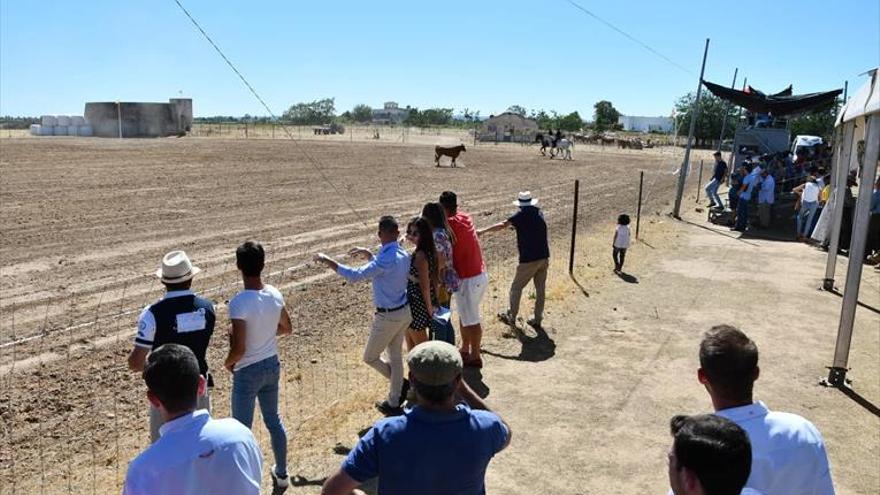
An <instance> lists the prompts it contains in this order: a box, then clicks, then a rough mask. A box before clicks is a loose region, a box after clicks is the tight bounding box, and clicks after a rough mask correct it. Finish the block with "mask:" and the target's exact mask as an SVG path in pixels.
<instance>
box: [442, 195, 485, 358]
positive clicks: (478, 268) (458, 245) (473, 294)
mask: <svg viewBox="0 0 880 495" xmlns="http://www.w3.org/2000/svg"><path fill="white" fill-rule="evenodd" d="M440 204H441V205H442V206H443V209H444V210H446V216H447V218H448V220H449V226H450V227H451V228H452V232H453V233H454V234H455V244H454V245H453V247H452V266H453V267H454V268H455V272H456V273H458V276H459V277H460V278H461V288H459V290H458V292H456V293H455V295H454V297H455V307H456V309H457V310H458V317H459V323H460V325H461V356H462V360H463V361H464V365H465V366H469V367H475V368H482V367H483V360H482V359H481V358H480V340H481V339H482V336H483V328H482V327H481V326H480V301H481V300H482V299H483V295H484V294H485V293H486V288H487V287H488V286H489V276H488V275H486V265H484V264H483V250H482V248H480V240H479V239H478V238H477V230H476V228H474V220H473V218H471V216H470V215H468V214H467V213H464V212H459V211H458V197H457V196H456V195H455V193H454V192H452V191H444V192H443V193H442V194H441V195H440Z"/></svg>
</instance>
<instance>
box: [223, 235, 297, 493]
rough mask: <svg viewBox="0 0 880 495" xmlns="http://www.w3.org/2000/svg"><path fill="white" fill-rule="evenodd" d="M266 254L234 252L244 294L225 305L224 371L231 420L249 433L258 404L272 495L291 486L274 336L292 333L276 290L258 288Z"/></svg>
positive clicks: (253, 248) (251, 245) (253, 245)
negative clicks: (228, 327) (228, 324)
mask: <svg viewBox="0 0 880 495" xmlns="http://www.w3.org/2000/svg"><path fill="white" fill-rule="evenodd" d="M265 259H266V253H265V251H264V250H263V246H261V245H260V243H258V242H255V241H247V242H245V243H244V244H242V245H241V246H239V247H238V249H236V251H235V263H236V266H237V267H238V269H239V270H240V271H241V278H242V281H243V282H244V290H243V291H241V292H239V293H238V294H236V295H235V297H233V298H232V300H231V301H229V318H230V319H231V320H232V333H231V335H230V337H229V342H230V348H229V355H228V356H227V357H226V362H225V363H224V366H225V367H226V369H228V370H229V371H230V372H232V373H233V378H232V417H233V418H235V419H237V420H238V421H240V422H241V423H242V424H243V425H245V426H247V427H248V428H250V427H251V425H252V424H253V419H254V400H255V399H259V401H260V411H261V412H262V413H263V423H265V425H266V428H267V429H268V430H269V437H270V438H271V444H272V452H273V453H274V455H275V466H273V467H272V470H271V471H270V474H271V475H272V487H273V493H275V494H277V493H282V492H284V490H286V489H287V487H288V486H289V485H290V478H289V477H288V474H287V433H286V432H285V430H284V425H283V424H282V423H281V416H280V415H279V414H278V382H279V379H280V376H281V363H280V362H279V361H278V346H277V343H276V336H281V335H287V334H290V333H291V326H290V315H289V314H288V313H287V309H286V308H285V307H284V298H283V297H282V296H281V292H279V291H278V289H276V288H275V287H272V286H271V285H268V284H263V281H262V278H261V273H262V271H263V266H264V265H265Z"/></svg>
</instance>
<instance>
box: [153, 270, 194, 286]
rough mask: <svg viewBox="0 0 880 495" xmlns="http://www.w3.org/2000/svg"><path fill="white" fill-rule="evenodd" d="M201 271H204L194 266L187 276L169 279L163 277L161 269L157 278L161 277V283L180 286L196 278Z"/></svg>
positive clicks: (157, 271)
mask: <svg viewBox="0 0 880 495" xmlns="http://www.w3.org/2000/svg"><path fill="white" fill-rule="evenodd" d="M201 271H202V269H201V268H199V267H197V266H193V267H192V268H191V269H190V271H189V273H187V274H185V275H181V276H180V277H175V278H169V277H163V276H162V269H161V268H159V269H158V270H156V276H157V277H159V281H160V282H162V283H163V284H180V283H183V282H186V281H187V280H192V278H193V277H195V276H196V274H198V273H200V272H201Z"/></svg>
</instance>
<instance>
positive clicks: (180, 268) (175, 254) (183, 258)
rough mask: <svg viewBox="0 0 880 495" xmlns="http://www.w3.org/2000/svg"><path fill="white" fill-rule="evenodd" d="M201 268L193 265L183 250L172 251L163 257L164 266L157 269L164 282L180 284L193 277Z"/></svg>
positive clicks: (157, 274) (157, 273)
mask: <svg viewBox="0 0 880 495" xmlns="http://www.w3.org/2000/svg"><path fill="white" fill-rule="evenodd" d="M200 271H202V269H201V268H199V267H197V266H193V264H192V262H191V261H190V260H189V256H187V255H186V253H185V252H183V251H171V252H170V253H168V254H166V255H165V257H164V258H162V267H161V268H159V269H158V270H156V276H157V277H159V280H161V281H162V283H164V284H179V283H181V282H186V281H187V280H190V279H192V278H193V277H194V276H195V275H196V274H197V273H199V272H200Z"/></svg>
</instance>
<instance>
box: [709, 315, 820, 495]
mask: <svg viewBox="0 0 880 495" xmlns="http://www.w3.org/2000/svg"><path fill="white" fill-rule="evenodd" d="M759 374H760V369H759V368H758V347H757V346H756V345H755V343H754V342H753V341H752V340H751V339H749V338H748V337H747V336H746V335H745V334H744V333H742V332H741V331H739V330H738V329H736V328H734V327H732V326H730V325H718V326H715V327H712V328H711V329H710V330H709V331H708V332H706V334H705V335H704V337H703V341H702V342H701V343H700V369H699V370H698V371H697V377H698V379H699V381H700V383H701V384H703V386H704V387H706V391H707V392H708V393H709V397H710V398H711V399H712V405H713V407H714V408H715V414H717V415H719V416H722V417H725V418H727V419H729V420H731V421H733V422H734V423H736V424H737V425H739V426H740V427H741V428H742V429H743V430H745V431H746V433H747V434H748V435H749V441H750V442H751V444H752V469H751V474H750V475H749V480H748V481H747V482H746V487H747V488H751V489H753V490H757V491H759V492H761V493H765V494H767V495H805V494H806V495H834V485H833V484H832V482H831V470H830V468H829V466H828V455H827V453H826V451H825V442H824V441H823V440H822V435H821V434H820V433H819V430H818V429H816V427H815V426H814V425H813V423H811V422H809V421H807V420H806V419H804V418H803V417H801V416H798V415H797V414H790V413H784V412H777V411H770V410H769V409H768V408H767V406H765V405H764V403H763V402H760V401H757V402H756V401H754V399H753V397H752V390H753V387H754V382H755V380H757V379H758V375H759Z"/></svg>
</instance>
